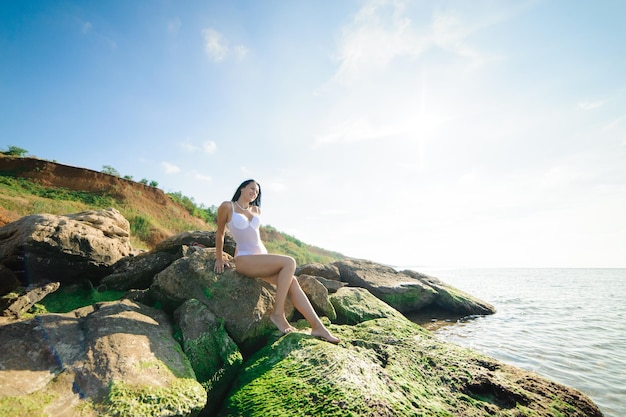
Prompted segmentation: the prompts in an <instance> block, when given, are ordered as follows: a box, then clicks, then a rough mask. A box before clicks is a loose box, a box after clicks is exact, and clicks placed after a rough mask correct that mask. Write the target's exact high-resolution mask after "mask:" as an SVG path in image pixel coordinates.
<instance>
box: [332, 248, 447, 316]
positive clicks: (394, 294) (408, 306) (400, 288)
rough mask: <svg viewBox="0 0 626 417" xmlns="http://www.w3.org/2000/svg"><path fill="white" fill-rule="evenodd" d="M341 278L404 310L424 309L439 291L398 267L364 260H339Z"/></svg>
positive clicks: (337, 263)
mask: <svg viewBox="0 0 626 417" xmlns="http://www.w3.org/2000/svg"><path fill="white" fill-rule="evenodd" d="M333 265H335V266H337V268H338V269H339V272H340V274H341V280H342V281H344V282H347V283H348V284H349V285H350V286H353V287H360V288H365V289H367V290H368V291H369V292H371V293H372V294H373V295H374V296H376V297H377V298H379V299H381V300H382V301H384V302H385V303H387V304H389V305H390V306H391V307H393V308H395V309H396V310H398V311H400V312H401V313H405V312H409V311H415V310H421V309H423V308H424V307H426V306H428V305H430V304H431V303H432V302H433V301H434V299H435V296H436V295H437V292H436V291H435V290H434V289H433V288H432V287H430V286H429V285H426V284H424V283H422V282H420V281H419V280H417V279H415V278H412V277H410V276H408V275H406V274H400V273H399V272H397V271H396V270H395V269H393V268H391V267H388V266H384V265H379V264H376V263H374V262H370V261H364V260H344V261H337V262H335V263H334V264H333Z"/></svg>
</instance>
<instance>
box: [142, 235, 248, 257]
mask: <svg viewBox="0 0 626 417" xmlns="http://www.w3.org/2000/svg"><path fill="white" fill-rule="evenodd" d="M193 243H198V244H200V245H202V246H204V247H206V248H214V247H215V232H207V231H204V230H191V231H187V232H182V233H178V234H176V235H174V236H170V237H168V238H167V239H165V240H163V241H161V242H159V243H157V245H156V246H155V247H154V250H153V252H170V253H176V252H177V251H178V250H179V249H180V247H181V246H191V245H192V244H193ZM235 246H236V245H235V241H234V240H233V238H232V236H231V235H230V234H229V233H226V235H225V236H224V252H226V253H227V254H229V255H230V256H235Z"/></svg>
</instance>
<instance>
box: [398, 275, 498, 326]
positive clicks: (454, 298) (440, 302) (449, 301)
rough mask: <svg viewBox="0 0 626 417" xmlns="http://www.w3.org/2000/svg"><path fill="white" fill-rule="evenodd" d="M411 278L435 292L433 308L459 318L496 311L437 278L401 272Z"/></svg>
mask: <svg viewBox="0 0 626 417" xmlns="http://www.w3.org/2000/svg"><path fill="white" fill-rule="evenodd" d="M402 273H403V274H406V275H408V276H410V277H412V278H415V279H418V280H420V281H422V282H424V283H426V284H428V285H429V286H430V287H432V288H433V289H435V291H437V296H436V297H435V299H434V301H433V306H435V307H437V308H439V309H442V310H445V311H447V312H451V313H455V314H458V315H461V316H469V315H486V314H494V313H495V312H496V309H495V308H494V307H493V306H492V305H491V304H489V303H486V302H484V301H482V300H479V299H478V298H476V297H474V296H472V295H470V294H468V293H466V292H464V291H461V290H459V289H458V288H454V287H453V286H451V285H448V284H446V283H445V282H443V281H441V280H440V279H438V278H435V277H431V276H429V275H426V274H422V273H419V272H416V271H411V270H406V271H402Z"/></svg>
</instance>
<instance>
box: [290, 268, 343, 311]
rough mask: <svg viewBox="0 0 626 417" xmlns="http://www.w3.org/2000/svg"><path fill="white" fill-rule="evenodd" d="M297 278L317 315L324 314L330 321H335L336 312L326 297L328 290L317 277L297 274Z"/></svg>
mask: <svg viewBox="0 0 626 417" xmlns="http://www.w3.org/2000/svg"><path fill="white" fill-rule="evenodd" d="M322 279H323V278H322ZM297 280H298V283H299V284H300V287H301V288H302V291H304V293H305V294H306V295H307V298H308V299H309V301H310V302H311V305H312V306H313V309H314V310H315V311H316V312H317V315H318V316H326V317H328V319H329V320H330V321H335V319H336V318H337V313H336V312H335V308H334V307H333V304H332V303H331V302H330V300H329V299H328V290H327V289H326V287H325V286H324V285H323V284H322V283H321V282H320V281H319V280H318V279H317V277H313V276H311V275H299V276H298V277H297Z"/></svg>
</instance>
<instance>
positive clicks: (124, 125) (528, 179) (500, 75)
mask: <svg viewBox="0 0 626 417" xmlns="http://www.w3.org/2000/svg"><path fill="white" fill-rule="evenodd" d="M625 18H626V2H624V1H621V0H598V1H587V0H515V1H513V0H498V1H496V0H472V1H466V0H437V1H434V0H413V1H404V0H395V1H394V0H390V1H386V0H371V1H370V0H358V1H357V0H341V1H336V0H315V1H314V0H281V1H278V0H263V1H251V0H250V1H228V2H225V1H215V0H203V1H198V0H188V1H184V2H183V1H173V0H109V1H94V0H83V1H56V0H49V1H45V2H44V1H34V0H2V1H1V2H0V148H1V149H3V150H5V149H8V147H9V146H17V147H20V148H22V149H25V150H27V151H28V155H30V156H36V157H38V158H42V159H47V160H51V161H56V162H59V163H62V164H67V165H72V166H78V167H83V168H88V169H92V170H95V171H102V170H103V169H104V167H112V168H114V169H115V170H116V171H118V172H119V173H120V175H122V176H131V177H132V178H134V179H135V180H140V179H148V180H149V181H156V182H157V183H158V187H159V188H161V189H162V190H163V191H165V192H168V193H171V192H180V193H182V194H183V195H185V196H187V197H190V198H193V199H194V201H195V202H196V203H197V204H203V205H205V206H207V207H211V206H218V205H219V204H220V203H221V202H222V201H225V200H230V198H231V197H232V195H233V193H234V191H235V189H236V187H237V186H238V185H239V184H240V183H241V182H242V181H244V180H246V179H248V178H254V179H256V180H257V181H258V182H259V184H260V185H261V191H262V210H263V216H262V217H263V219H262V220H263V223H264V224H267V225H271V226H273V227H275V228H276V229H278V230H280V231H282V232H285V233H288V234H290V235H293V236H295V237H296V238H298V239H299V240H301V241H303V242H305V243H308V244H311V245H315V246H319V247H322V248H325V249H329V250H333V251H337V252H340V253H342V254H344V255H347V256H351V257H355V258H362V259H368V260H372V261H375V262H379V263H384V264H389V265H393V266H397V267H408V266H411V267H420V266H421V267H560V268H565V267H572V268H582V267H607V268H609V267H626V53H625V52H626V50H625V49H624V48H625V46H624V45H626V28H625V26H624V25H623V22H624V19H625Z"/></svg>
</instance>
